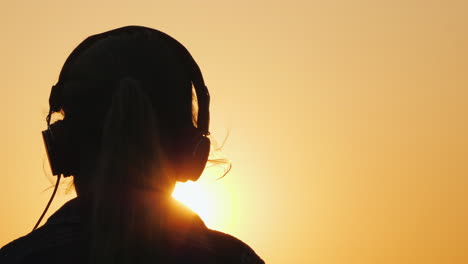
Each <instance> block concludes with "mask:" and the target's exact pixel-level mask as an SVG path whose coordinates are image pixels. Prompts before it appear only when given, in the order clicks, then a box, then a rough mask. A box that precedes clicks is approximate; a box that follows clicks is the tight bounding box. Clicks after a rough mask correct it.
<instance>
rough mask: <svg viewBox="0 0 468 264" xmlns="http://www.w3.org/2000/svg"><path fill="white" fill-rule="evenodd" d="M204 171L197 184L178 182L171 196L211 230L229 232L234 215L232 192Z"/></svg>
mask: <svg viewBox="0 0 468 264" xmlns="http://www.w3.org/2000/svg"><path fill="white" fill-rule="evenodd" d="M209 174H211V173H210V170H209V169H208V170H205V172H204V173H203V176H202V177H201V178H200V179H199V180H198V181H197V182H192V181H188V182H184V183H183V182H178V183H177V185H176V188H175V189H174V192H173V193H172V196H173V197H174V198H175V199H177V200H179V201H180V202H182V203H183V204H185V205H186V206H188V207H189V208H190V209H192V210H193V211H194V212H195V213H197V214H198V215H199V216H200V217H201V218H202V219H203V221H204V222H205V224H206V225H207V226H208V227H209V228H212V229H216V230H224V231H226V230H227V231H229V229H230V228H231V227H232V226H231V225H232V223H233V219H232V215H233V214H234V213H235V212H234V210H235V206H234V202H235V199H234V196H233V194H234V192H233V191H232V190H231V189H230V188H228V187H227V185H226V182H225V181H223V180H215V179H213V177H209V176H210V175H209Z"/></svg>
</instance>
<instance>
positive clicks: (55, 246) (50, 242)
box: [0, 203, 82, 264]
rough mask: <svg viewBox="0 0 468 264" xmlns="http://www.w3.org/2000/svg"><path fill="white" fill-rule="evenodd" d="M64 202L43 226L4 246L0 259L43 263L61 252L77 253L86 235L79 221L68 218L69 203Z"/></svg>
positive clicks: (0, 251) (7, 261)
mask: <svg viewBox="0 0 468 264" xmlns="http://www.w3.org/2000/svg"><path fill="white" fill-rule="evenodd" d="M70 205H71V203H67V204H66V205H64V206H63V207H62V208H61V209H59V211H57V212H56V213H55V214H53V215H52V216H51V217H50V218H49V220H48V221H47V223H46V224H45V225H43V226H42V227H40V228H38V229H36V230H34V231H32V232H30V233H29V234H27V235H25V236H23V237H20V238H18V239H16V240H14V241H12V242H10V243H9V244H7V245H5V246H3V247H2V248H1V249H0V263H2V264H3V263H42V260H44V261H45V260H48V261H47V262H48V263H53V261H52V262H50V260H51V259H56V258H57V256H58V255H62V254H65V253H67V254H70V253H71V255H73V251H74V249H75V248H76V247H77V245H78V243H79V241H80V240H81V239H82V236H81V234H82V230H81V227H80V225H79V224H78V223H75V222H72V221H65V220H68V219H69V218H70V217H69V215H70V214H69V213H68V211H69V210H68V209H67V208H68V207H70Z"/></svg>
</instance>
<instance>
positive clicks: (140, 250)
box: [90, 78, 174, 263]
mask: <svg viewBox="0 0 468 264" xmlns="http://www.w3.org/2000/svg"><path fill="white" fill-rule="evenodd" d="M101 138H102V140H101V142H102V143H101V144H102V145H101V149H100V156H99V158H98V164H97V170H96V173H95V175H94V177H93V179H92V182H91V186H90V191H91V197H92V200H93V217H92V220H91V222H90V231H91V238H92V243H91V249H90V250H91V251H90V258H91V263H138V262H139V261H138V260H140V261H142V260H144V259H145V258H146V257H149V255H152V256H154V255H155V254H159V255H160V254H162V253H161V252H158V251H155V250H154V249H152V250H149V249H145V247H148V246H144V245H153V246H156V247H157V248H160V249H162V248H163V247H161V246H159V247H158V244H161V241H162V240H163V234H162V228H161V227H162V225H163V224H164V223H162V222H163V220H162V218H161V217H159V218H158V217H155V210H156V209H157V207H158V204H161V201H160V200H158V199H153V198H149V197H148V194H154V193H155V192H154V191H157V192H166V193H170V192H171V188H173V186H171V184H173V183H174V180H171V179H170V178H169V177H170V175H171V174H170V173H165V172H164V169H163V167H162V166H161V165H162V164H163V163H164V159H165V156H164V154H163V151H162V147H161V144H160V137H159V133H158V122H157V119H156V116H155V113H154V110H153V107H152V104H151V101H150V99H149V97H148V95H147V94H146V92H145V91H144V89H143V87H142V86H141V84H140V83H139V82H138V81H137V80H135V79H132V78H124V79H122V80H120V82H119V83H118V87H117V89H116V90H115V92H114V95H113V98H112V102H111V105H110V108H109V110H108V112H107V115H106V118H105V122H104V127H103V130H102V137H101ZM149 196H150V197H153V196H151V195H149ZM166 196H169V195H166ZM158 197H159V198H161V199H163V198H162V197H164V195H163V196H158ZM148 200H149V201H148ZM144 201H146V202H144ZM150 203H151V204H150ZM150 205H151V208H150V207H149V206H150ZM145 256H146V257H145ZM154 257H156V256H154ZM159 258H160V257H159Z"/></svg>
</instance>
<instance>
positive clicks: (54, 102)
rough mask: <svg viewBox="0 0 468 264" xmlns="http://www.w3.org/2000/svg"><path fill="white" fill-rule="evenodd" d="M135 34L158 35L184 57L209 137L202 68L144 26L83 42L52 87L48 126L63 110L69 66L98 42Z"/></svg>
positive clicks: (199, 122)
mask: <svg viewBox="0 0 468 264" xmlns="http://www.w3.org/2000/svg"><path fill="white" fill-rule="evenodd" d="M134 33H146V34H151V35H157V36H159V37H161V38H163V39H165V40H167V41H168V42H170V43H171V45H173V46H174V47H175V48H176V49H177V50H178V51H179V52H178V53H179V54H180V55H181V56H182V59H183V61H184V64H185V65H184V68H185V69H186V71H187V74H189V76H190V81H191V83H192V85H193V87H194V88H195V93H196V96H197V102H198V114H197V128H198V129H199V130H200V132H201V133H202V135H205V136H207V135H209V134H210V132H209V123H210V113H209V105H210V94H209V92H208V88H207V87H206V85H205V81H204V79H203V75H202V73H201V70H200V67H199V66H198V64H197V63H196V62H195V60H194V59H193V57H192V55H191V54H190V52H189V51H188V50H187V49H186V48H185V47H184V46H183V45H182V44H181V43H180V42H179V41H177V40H176V39H174V38H173V37H171V36H169V35H168V34H166V33H164V32H162V31H159V30H156V29H153V28H148V27H142V26H126V27H121V28H117V29H113V30H110V31H106V32H103V33H100V34H96V35H93V36H90V37H88V38H86V39H85V40H84V41H83V42H81V43H80V44H79V45H78V46H77V47H76V48H75V49H74V50H73V51H72V53H71V54H70V56H68V58H67V60H66V61H65V63H64V65H63V67H62V70H61V72H60V75H59V80H58V82H57V84H55V85H54V86H52V90H51V93H50V97H49V105H50V111H49V115H48V117H47V122H48V124H49V123H50V116H51V114H52V113H53V112H58V111H60V109H61V108H62V102H63V100H62V89H63V88H62V87H63V84H64V83H65V82H66V81H65V80H64V79H65V74H66V70H67V68H68V67H67V66H68V65H70V64H72V63H73V61H75V60H76V58H77V57H79V56H80V54H82V53H83V52H84V51H85V50H87V49H88V48H89V47H91V46H92V45H93V44H95V43H97V42H98V41H100V40H102V39H105V38H107V37H110V36H119V35H124V34H134Z"/></svg>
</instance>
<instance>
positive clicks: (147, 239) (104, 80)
mask: <svg viewBox="0 0 468 264" xmlns="http://www.w3.org/2000/svg"><path fill="white" fill-rule="evenodd" d="M178 53H179V51H178V50H176V49H174V48H173V45H171V43H169V42H168V40H166V39H164V38H161V37H157V36H154V34H149V32H148V31H145V30H142V31H140V32H127V33H125V34H116V35H110V36H107V37H105V38H103V39H100V40H98V41H96V42H95V43H94V44H92V45H91V46H90V47H87V48H86V49H85V50H82V51H81V52H80V54H79V55H76V54H73V53H72V55H70V57H72V56H73V57H74V58H73V61H72V62H70V63H66V64H65V65H64V68H63V69H62V73H61V79H62V80H65V81H64V84H63V91H62V92H61V100H62V103H61V105H62V106H61V109H60V112H61V113H62V114H63V116H64V118H63V122H64V123H65V124H66V126H67V130H68V131H70V132H69V133H70V139H71V142H70V146H71V147H72V148H73V149H74V150H75V151H76V153H75V154H76V155H77V156H78V160H79V163H80V164H79V173H77V174H76V175H74V184H75V188H76V191H77V193H78V195H81V196H86V197H89V198H90V199H91V200H92V204H93V212H92V217H91V218H92V219H90V222H89V231H90V233H91V236H92V243H91V248H90V259H91V262H92V263H130V262H131V263H138V262H144V260H145V259H148V257H157V258H158V259H161V260H162V259H166V258H167V257H168V255H167V254H169V253H168V250H167V247H168V245H169V244H170V241H171V236H169V234H168V231H170V230H173V228H172V227H173V226H172V225H173V223H171V220H170V219H169V218H168V217H169V216H168V215H169V214H168V212H167V210H169V209H168V207H167V204H170V202H167V201H166V200H167V198H168V197H169V196H170V194H171V193H172V190H173V188H174V186H175V181H176V179H175V178H174V173H173V171H174V169H175V168H174V166H172V165H174V164H177V162H178V161H179V160H178V153H180V151H181V149H183V148H184V147H186V145H187V143H188V140H189V139H190V138H191V137H192V136H193V134H194V133H195V130H196V114H195V112H194V109H193V104H192V102H193V101H194V99H196V97H195V95H194V92H193V87H192V83H191V80H190V76H189V75H188V74H187V72H186V69H184V65H183V63H182V61H183V59H182V58H181V57H180V54H178ZM70 57H69V60H70ZM203 110H205V109H203ZM206 110H207V109H206ZM199 111H200V110H199ZM219 162H220V160H215V163H219ZM149 202H151V207H150V206H149ZM187 217H190V216H187ZM147 245H152V247H151V249H150V248H148V246H147Z"/></svg>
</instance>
